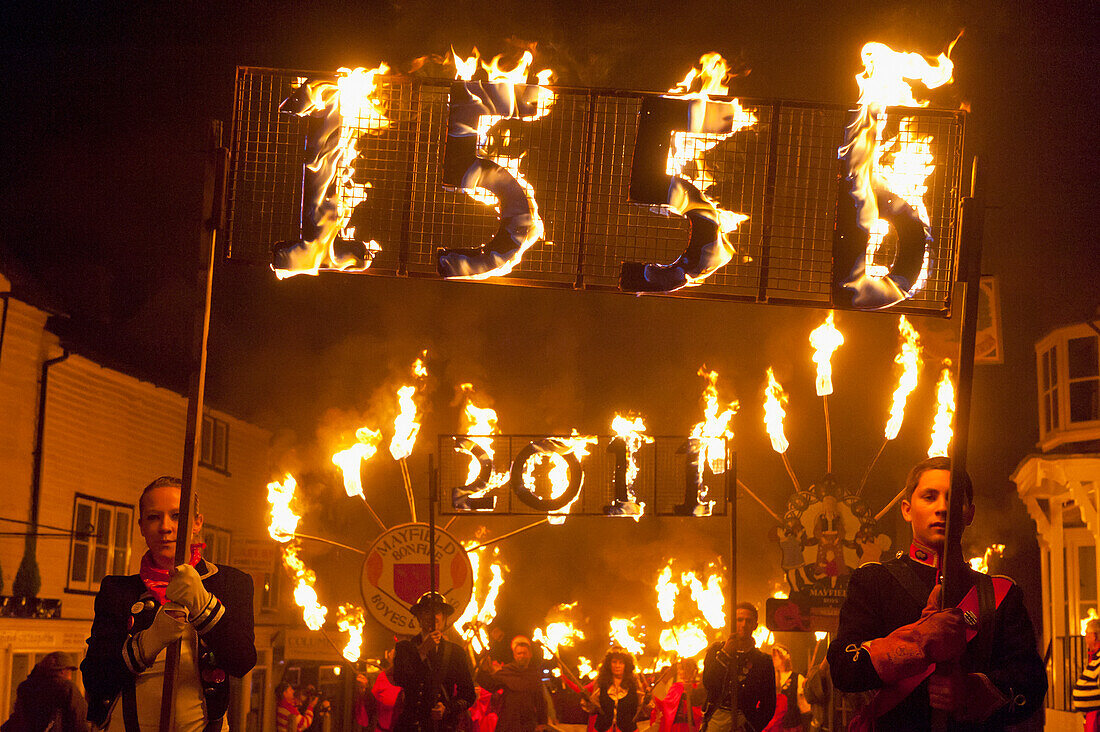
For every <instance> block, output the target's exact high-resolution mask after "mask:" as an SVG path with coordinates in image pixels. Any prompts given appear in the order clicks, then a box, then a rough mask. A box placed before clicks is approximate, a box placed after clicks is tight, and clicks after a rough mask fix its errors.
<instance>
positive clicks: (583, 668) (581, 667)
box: [577, 656, 595, 679]
mask: <svg viewBox="0 0 1100 732" xmlns="http://www.w3.org/2000/svg"><path fill="white" fill-rule="evenodd" d="M594 671H595V669H593V668H592V664H591V663H590V662H589V660H588V659H587V658H585V657H584V656H577V673H578V674H579V675H580V678H582V679H583V678H584V677H586V676H591V675H592V673H593V672H594Z"/></svg>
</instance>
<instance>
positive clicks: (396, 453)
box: [390, 351, 428, 460]
mask: <svg viewBox="0 0 1100 732" xmlns="http://www.w3.org/2000/svg"><path fill="white" fill-rule="evenodd" d="M427 355H428V352H427V351H424V352H423V353H421V355H420V358H418V359H416V361H414V362H413V365H412V375H413V377H414V378H415V379H417V382H418V384H421V383H423V380H424V379H425V378H427V376H428V368H427V365H426V364H425V361H424V359H425V357H426V356H427ZM416 392H417V386H416V385H406V386H402V387H401V388H400V389H398V390H397V404H398V407H399V411H398V414H397V417H396V418H395V419H394V421H393V438H392V439H391V440H390V455H392V456H393V459H394V460H404V459H405V458H407V457H408V456H409V455H411V454H412V450H413V445H415V444H416V436H417V434H418V433H419V432H420V423H419V422H417V421H416V402H415V401H414V400H413V396H414V395H415V394H416Z"/></svg>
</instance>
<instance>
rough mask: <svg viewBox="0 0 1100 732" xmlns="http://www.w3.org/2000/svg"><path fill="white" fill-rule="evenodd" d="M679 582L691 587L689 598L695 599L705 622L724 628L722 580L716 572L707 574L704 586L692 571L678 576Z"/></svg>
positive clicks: (714, 626)
mask: <svg viewBox="0 0 1100 732" xmlns="http://www.w3.org/2000/svg"><path fill="white" fill-rule="evenodd" d="M680 582H681V583H682V584H684V585H687V586H688V587H690V588H691V599H692V600H694V601H695V604H696V606H697V607H698V608H699V612H701V613H702V614H703V617H704V618H705V619H706V621H707V624H708V625H710V627H712V628H715V629H719V628H724V627H725V625H726V609H725V605H726V597H725V595H723V594H722V580H721V578H720V577H719V576H718V574H717V573H714V574H711V575H709V576H708V577H707V583H706V585H705V586H704V585H703V582H702V581H701V580H700V579H699V578H698V577H696V576H695V573H694V572H684V573H683V574H682V575H681V576H680ZM680 655H684V654H680ZM690 655H695V654H690Z"/></svg>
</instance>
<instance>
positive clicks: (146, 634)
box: [134, 602, 187, 666]
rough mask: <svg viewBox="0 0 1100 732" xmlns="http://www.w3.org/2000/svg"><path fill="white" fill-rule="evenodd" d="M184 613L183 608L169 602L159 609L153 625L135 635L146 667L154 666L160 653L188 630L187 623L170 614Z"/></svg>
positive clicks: (135, 640)
mask: <svg viewBox="0 0 1100 732" xmlns="http://www.w3.org/2000/svg"><path fill="white" fill-rule="evenodd" d="M173 611H174V612H178V613H180V614H182V613H183V608H181V607H180V606H178V605H176V604H175V603H172V602H169V603H166V604H164V605H161V606H160V608H158V609H157V614H156V616H154V617H153V623H152V625H150V626H149V627H148V628H146V629H145V630H143V631H141V632H140V633H137V634H135V635H134V643H135V644H137V648H138V650H139V651H140V653H141V660H142V661H143V662H144V663H145V665H146V666H150V665H152V663H153V661H155V660H156V658H157V656H159V655H160V652H161V651H163V650H164V649H165V648H167V647H168V644H169V643H171V642H172V641H175V640H179V639H180V638H182V637H183V634H184V632H185V631H186V630H187V623H186V622H185V621H184V620H182V619H180V618H176V617H174V616H173V615H171V614H170V613H172V612H173Z"/></svg>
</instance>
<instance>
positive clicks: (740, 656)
mask: <svg viewBox="0 0 1100 732" xmlns="http://www.w3.org/2000/svg"><path fill="white" fill-rule="evenodd" d="M759 618H760V616H759V615H758V614H757V612H756V608H755V607H754V606H753V605H752V604H750V603H747V602H741V603H738V604H737V615H736V625H735V626H734V627H735V630H734V633H733V635H731V636H730V637H729V639H728V640H726V642H725V643H722V642H721V641H719V642H718V643H715V644H714V645H712V646H711V647H710V648H708V649H707V655H706V660H705V661H704V662H703V686H704V687H706V690H707V704H706V711H705V712H704V716H703V726H704V728H705V729H706V730H707V731H708V732H741V731H742V730H743V731H744V732H760V730H762V729H764V726H765V725H766V724H767V723H768V721H769V720H770V719H771V718H772V715H773V714H774V713H775V670H774V667H773V666H772V658H771V656H769V655H768V654H766V653H762V652H761V651H759V650H757V648H756V641H755V640H753V637H752V633H753V631H754V630H756V626H757V624H758V623H759ZM734 683H736V684H737V711H738V714H737V717H736V718H734V716H733V699H734V695H733V689H734Z"/></svg>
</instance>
